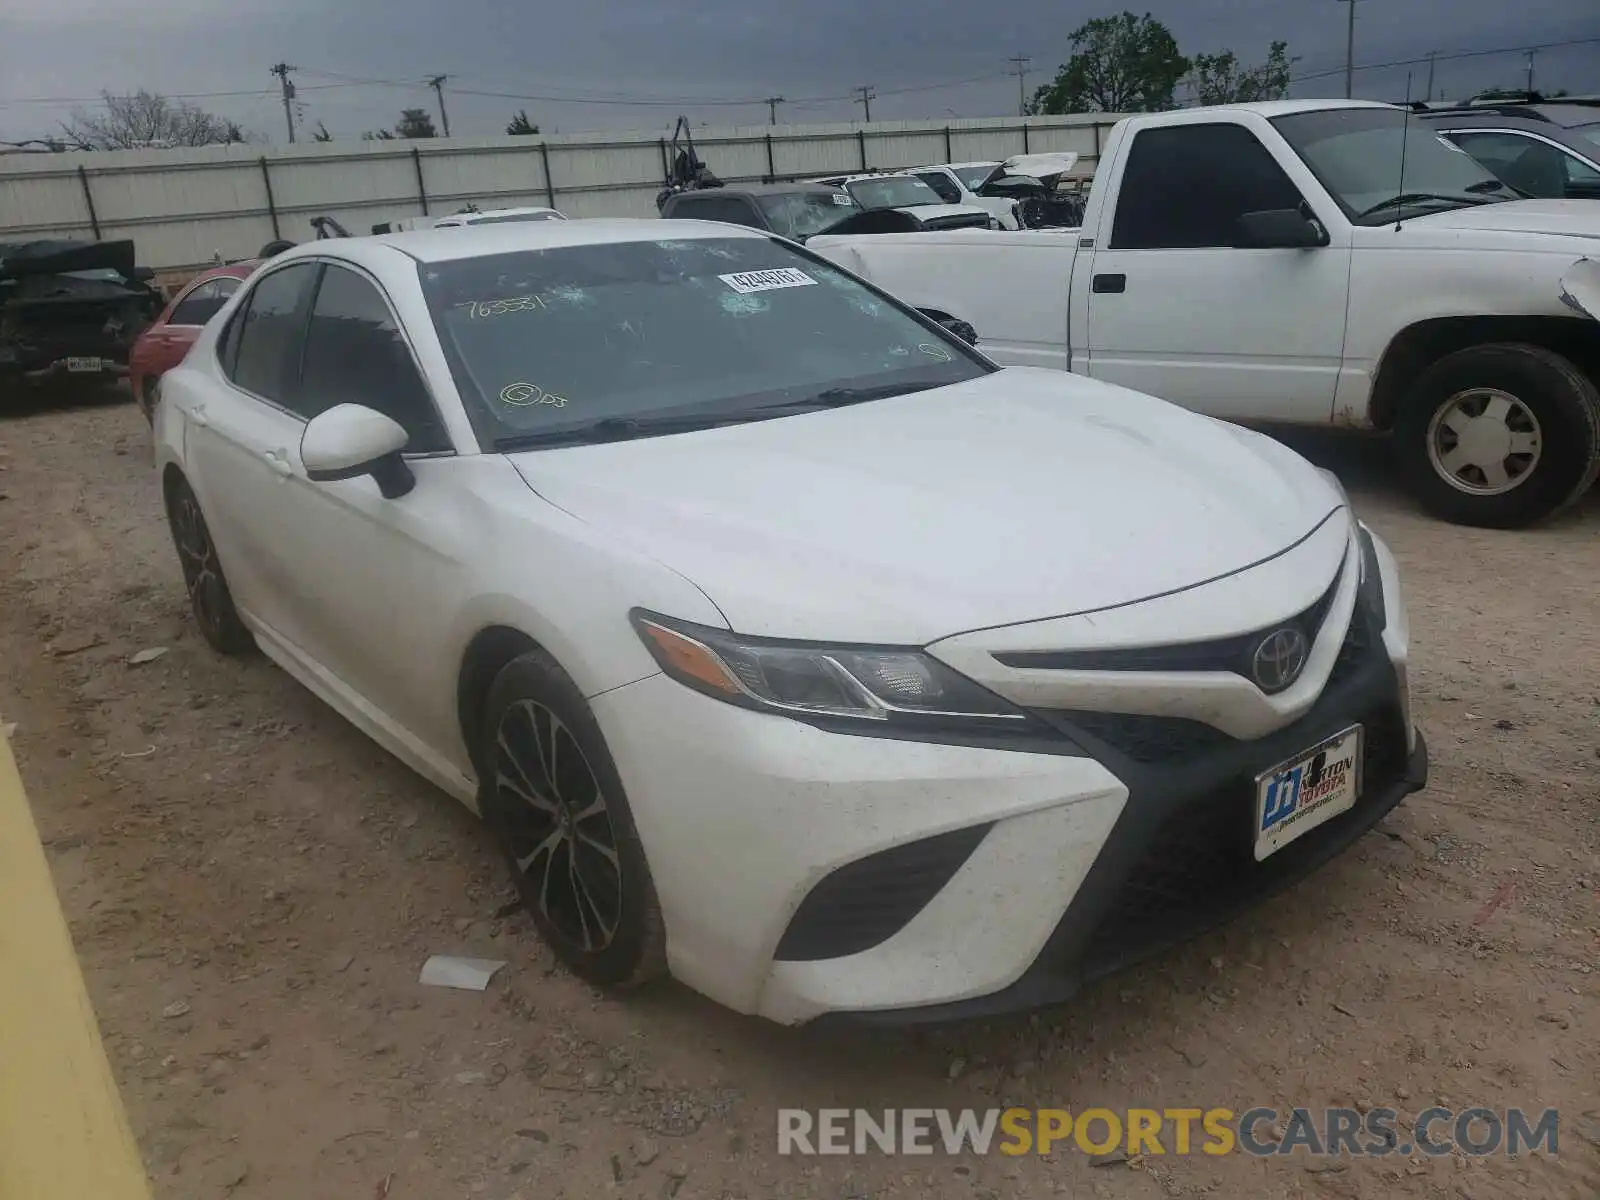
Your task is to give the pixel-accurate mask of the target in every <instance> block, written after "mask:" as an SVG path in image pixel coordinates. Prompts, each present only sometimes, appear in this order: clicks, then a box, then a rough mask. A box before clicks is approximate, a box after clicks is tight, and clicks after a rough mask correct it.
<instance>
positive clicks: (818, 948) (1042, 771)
mask: <svg viewBox="0 0 1600 1200" xmlns="http://www.w3.org/2000/svg"><path fill="white" fill-rule="evenodd" d="M1379 551H1380V552H1379V560H1380V565H1381V575H1382V579H1383V585H1384V588H1383V591H1384V608H1385V609H1386V614H1385V615H1386V623H1385V625H1384V627H1383V628H1382V629H1381V630H1380V629H1379V628H1378V627H1377V625H1376V624H1373V623H1360V622H1356V621H1352V622H1351V623H1350V626H1349V631H1348V633H1347V634H1346V635H1345V639H1344V642H1343V643H1342V644H1341V643H1339V642H1337V639H1336V642H1335V644H1334V645H1333V646H1332V647H1330V649H1329V656H1330V657H1333V656H1336V661H1334V662H1332V663H1331V664H1330V665H1329V667H1328V670H1329V674H1328V676H1327V678H1326V682H1325V684H1324V685H1323V686H1322V688H1321V691H1320V694H1319V695H1317V696H1316V698H1315V700H1314V701H1312V702H1311V703H1310V704H1309V707H1306V708H1304V709H1303V710H1299V711H1298V714H1297V715H1295V716H1293V718H1292V719H1288V720H1287V723H1286V724H1284V725H1283V726H1282V727H1280V728H1277V729H1275V730H1272V731H1270V732H1267V733H1265V734H1262V735H1260V736H1246V737H1240V736H1237V735H1236V736H1228V735H1226V734H1223V733H1221V732H1220V731H1219V730H1217V729H1214V728H1209V727H1207V728H1203V729H1202V732H1205V733H1206V734H1207V736H1206V737H1204V738H1200V739H1198V740H1196V739H1194V738H1193V736H1192V734H1193V728H1192V727H1193V726H1194V725H1195V722H1193V721H1189V720H1185V719H1168V718H1165V717H1160V716H1152V717H1136V718H1132V720H1133V721H1135V722H1136V724H1134V725H1133V726H1131V727H1130V726H1128V725H1126V724H1123V725H1121V726H1119V727H1113V726H1115V725H1116V722H1113V723H1112V725H1105V724H1100V725H1095V724H1093V723H1088V722H1086V721H1085V720H1084V718H1085V717H1086V716H1090V715H1103V714H1084V713H1076V714H1074V713H1058V714H1055V715H1054V717H1053V718H1052V719H1058V720H1059V725H1060V727H1061V728H1062V729H1063V731H1064V732H1065V733H1067V734H1069V735H1070V737H1071V738H1072V740H1073V741H1075V742H1076V743H1077V745H1078V746H1080V747H1082V748H1083V749H1084V750H1085V751H1087V752H1088V753H1087V754H1085V755H1082V756H1079V755H1074V754H1068V753H1033V752H1027V751H1024V750H1003V749H992V748H983V747H977V746H953V745H944V744H937V743H924V742H910V741H899V740H889V739H879V738H872V737H862V736H847V735H843V734H838V733H830V732H825V731H823V730H821V729H817V728H814V727H812V726H810V725H806V724H803V723H800V722H798V721H793V720H789V719H787V718H781V717H775V716H770V715H767V714H763V713H757V712H751V711H747V710H744V709H739V708H734V707H732V706H729V705H726V704H722V703H720V702H718V701H716V700H713V699H710V698H707V697H705V696H702V695H699V694H698V693H695V692H691V691H689V690H688V689H686V688H684V687H681V686H680V685H678V684H676V683H674V682H672V681H671V680H669V679H667V678H665V677H664V676H654V677H651V678H649V679H645V680H641V681H639V682H637V683H634V684H630V685H627V686H625V687H622V688H618V689H615V690H613V691H610V692H607V693H604V694H602V695H600V696H598V697H596V698H595V699H594V700H593V706H594V710H595V713H596V716H597V717H598V719H599V721H600V725H601V728H602V730H603V732H604V734H605V737H606V740H607V743H608V744H609V746H610V748H611V751H612V754H613V756H614V757H615V759H616V762H617V766H618V770H619V772H620V774H621V776H622V780H623V783H624V785H625V787H626V789H627V792H628V796H629V799H630V802H631V806H632V809H633V814H634V818H635V823H636V824H637V826H638V829H639V833H640V837H641V839H642V840H643V843H644V848H645V851H646V854H647V857H648V859H649V862H650V864H651V870H652V874H653V876H654V883H655V887H656V892H657V895H658V897H659V899H660V902H661V906H662V910H663V915H664V918H665V922H666V929H667V957H668V963H669V966H670V968H671V970H672V972H673V973H674V975H676V976H677V977H678V978H679V979H681V980H682V981H683V982H685V983H687V984H688V985H689V986H691V987H694V988H696V989H697V990H699V991H701V992H704V993H705V994H706V995H708V996H710V997H711V998H712V999H714V1000H716V1001H718V1002H720V1003H722V1004H724V1005H727V1006H728V1007H730V1008H733V1009H735V1010H737V1011H740V1012H747V1013H757V1014H759V1015H761V1016H764V1017H767V1018H770V1019H772V1020H775V1021H779V1022H783V1023H790V1024H797V1023H803V1022H808V1021H814V1020H825V1021H829V1022H854V1023H874V1024H882V1023H890V1024H905V1023H914V1022H919V1021H948V1020H955V1019H961V1018H967V1017H974V1016H985V1015H990V1014H994V1013H999V1012H1004V1011H1010V1010H1015V1009H1023V1008H1031V1007H1036V1006H1038V1005H1042V1004H1048V1003H1053V1002H1057V1001H1060V1000H1063V999H1065V998H1067V997H1069V996H1071V995H1072V994H1073V993H1074V992H1075V991H1077V990H1078V989H1079V988H1081V987H1082V986H1083V985H1084V984H1085V983H1086V982H1088V981H1090V980H1093V979H1095V978H1098V977H1100V976H1102V975H1105V974H1107V973H1110V972H1112V971H1115V970H1116V969H1118V968H1120V967H1122V966H1124V965H1126V964H1128V963H1130V962H1132V961H1135V960H1137V959H1139V958H1143V957H1145V956H1147V955H1149V954H1153V953H1156V952H1158V951H1160V950H1162V949H1164V948H1165V947H1168V946H1170V945H1172V944H1174V943H1176V942H1179V941H1182V940H1184V939H1186V938H1189V937H1191V936H1193V935H1194V934H1196V933H1198V932H1199V931H1201V930H1202V929H1204V928H1206V927H1208V926H1211V925H1215V924H1218V923H1220V922H1222V921H1225V920H1227V919H1228V918H1229V917H1231V916H1233V915H1234V914H1236V913H1238V912H1239V911H1241V910H1242V909H1244V908H1247V907H1250V906H1252V905H1254V904H1257V903H1259V902H1261V901H1262V900H1264V899H1265V898H1267V897H1268V896H1271V895H1273V894H1275V893H1276V892H1278V891H1281V890H1282V889H1284V888H1286V887H1288V886H1289V885H1291V884H1292V883H1294V882H1296V881H1297V880H1299V879H1302V878H1304V877H1305V876H1306V875H1308V874H1310V873H1311V872H1312V871H1314V870H1315V869H1316V868H1317V867H1319V866H1321V865H1322V864H1323V863H1325V862H1327V861H1328V860H1329V859H1331V858H1333V857H1335V856H1336V855H1337V854H1339V853H1340V852H1341V851H1342V850H1344V849H1345V848H1346V847H1348V846H1349V845H1350V844H1351V843H1352V842H1354V841H1355V840H1356V839H1357V838H1358V837H1359V836H1360V835H1361V834H1362V833H1363V832H1365V831H1366V830H1368V829H1369V828H1371V826H1372V825H1373V824H1375V823H1376V822H1377V821H1378V820H1379V819H1380V818H1381V817H1382V816H1383V815H1384V814H1385V813H1387V812H1388V811H1390V810H1391V809H1392V808H1393V807H1394V806H1395V805H1396V804H1398V803H1400V801H1401V800H1403V799H1404V798H1405V796H1407V795H1408V794H1410V793H1411V792H1413V791H1416V790H1417V789H1419V788H1421V787H1422V786H1424V784H1425V783H1426V779H1427V767H1428V762H1427V750H1426V747H1425V745H1424V743H1423V741H1422V739H1421V737H1420V735H1419V734H1418V733H1417V732H1416V730H1415V729H1414V728H1413V727H1412V726H1411V722H1410V714H1409V704H1408V695H1407V692H1408V689H1407V683H1406V660H1407V654H1408V645H1407V640H1408V630H1407V628H1406V624H1405V615H1404V610H1403V606H1402V605H1401V603H1400V600H1399V587H1398V578H1397V573H1396V571H1395V569H1394V564H1393V559H1392V557H1391V556H1389V555H1388V552H1387V549H1386V548H1383V547H1382V546H1381V544H1380V546H1379ZM1350 603H1351V605H1352V606H1353V604H1354V598H1353V597H1351V599H1350ZM1355 722H1360V723H1361V724H1362V725H1363V727H1364V728H1365V731H1366V733H1365V743H1364V755H1365V761H1364V764H1363V791H1362V794H1361V795H1360V797H1359V798H1358V800H1357V803H1356V804H1355V806H1354V807H1353V808H1352V809H1350V810H1349V811H1348V812H1346V813H1344V814H1342V815H1340V816H1339V817H1337V818H1335V819H1333V820H1331V821H1329V822H1327V823H1326V824H1324V825H1322V826H1320V827H1318V828H1317V829H1315V830H1313V831H1311V832H1310V833H1307V834H1305V835H1303V836H1302V837H1301V838H1299V839H1297V840H1296V841H1295V842H1293V843H1291V844H1290V845H1289V846H1287V847H1285V848H1284V849H1282V850H1280V851H1278V852H1277V853H1276V854H1274V855H1272V856H1270V857H1269V858H1268V859H1266V860H1265V861H1263V862H1260V863H1257V862H1256V861H1255V860H1254V856H1253V854H1252V852H1251V845H1252V834H1253V817H1254V784H1253V781H1254V779H1255V777H1256V775H1257V774H1259V773H1260V772H1262V771H1265V770H1267V769H1269V768H1271V767H1274V766H1276V765H1278V764H1279V763H1281V762H1283V761H1285V760H1287V759H1289V758H1291V757H1293V756H1295V755H1296V754H1298V753H1301V752H1303V751H1305V750H1307V749H1308V748H1310V747H1312V746H1315V745H1317V744H1318V743H1320V742H1321V741H1323V740H1324V739H1325V738H1327V737H1328V736H1330V735H1331V734H1333V733H1335V732H1337V731H1339V730H1341V729H1343V728H1345V727H1346V726H1348V725H1350V724H1352V723H1355ZM1130 728H1131V729H1132V730H1133V731H1135V732H1136V733H1137V736H1130ZM1169 734H1170V735H1174V736H1171V737H1169V736H1168V735H1169ZM1163 739H1166V740H1163Z"/></svg>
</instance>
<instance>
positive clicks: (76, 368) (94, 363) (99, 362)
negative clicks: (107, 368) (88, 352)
mask: <svg viewBox="0 0 1600 1200" xmlns="http://www.w3.org/2000/svg"><path fill="white" fill-rule="evenodd" d="M104 365H105V360H104V359H99V358H69V359H67V370H68V371H70V372H72V373H73V374H74V375H80V374H88V373H89V372H92V371H98V370H100V368H101V367H102V366H104Z"/></svg>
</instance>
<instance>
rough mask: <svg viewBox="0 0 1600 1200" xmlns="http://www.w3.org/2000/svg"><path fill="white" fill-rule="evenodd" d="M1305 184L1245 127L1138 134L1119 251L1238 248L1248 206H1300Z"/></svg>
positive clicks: (1115, 233)
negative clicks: (1238, 224)
mask: <svg viewBox="0 0 1600 1200" xmlns="http://www.w3.org/2000/svg"><path fill="white" fill-rule="evenodd" d="M1301 199H1302V197H1301V195H1300V191H1299V189H1298V188H1296V187H1295V186H1294V184H1293V183H1292V182H1290V180H1289V177H1288V176H1287V175H1285V174H1284V173H1283V168H1282V167H1280V166H1279V165H1278V164H1277V161H1276V160H1274V159H1273V157H1272V155H1271V154H1270V153H1269V152H1268V151H1267V148H1266V147H1265V146H1263V145H1262V144H1261V143H1260V141H1258V140H1257V138H1256V136H1255V134H1253V133H1251V132H1250V131H1249V130H1248V129H1246V128H1245V127H1244V126H1242V125H1173V126H1169V127H1167V128H1163V129H1145V130H1142V131H1141V132H1139V133H1138V134H1137V135H1135V137H1134V139H1133V145H1132V147H1131V148H1130V150H1129V153H1128V165H1127V167H1126V168H1124V170H1123V173H1122V186H1121V187H1120V188H1119V189H1118V191H1117V200H1116V205H1117V211H1116V215H1115V217H1114V218H1113V221H1112V226H1111V247H1110V248H1111V249H1113V250H1155V249H1179V248H1194V247H1202V246H1231V245H1233V242H1234V222H1235V221H1237V220H1238V219H1239V217H1241V216H1242V215H1244V214H1245V213H1247V212H1258V211H1260V210H1262V209H1269V208H1297V207H1299V205H1300V203H1301Z"/></svg>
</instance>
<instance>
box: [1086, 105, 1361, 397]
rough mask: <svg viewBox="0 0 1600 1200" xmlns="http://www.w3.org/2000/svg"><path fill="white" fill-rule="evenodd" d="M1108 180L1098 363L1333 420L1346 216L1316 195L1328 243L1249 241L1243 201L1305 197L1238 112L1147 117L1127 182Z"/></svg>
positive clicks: (1096, 295)
mask: <svg viewBox="0 0 1600 1200" xmlns="http://www.w3.org/2000/svg"><path fill="white" fill-rule="evenodd" d="M1106 183H1107V184H1109V185H1113V186H1117V191H1116V192H1115V194H1114V197H1113V201H1114V203H1113V212H1112V214H1111V217H1110V219H1109V220H1105V219H1102V221H1101V223H1100V228H1099V230H1098V238H1097V240H1098V244H1097V245H1096V247H1095V249H1094V251H1093V259H1092V261H1091V263H1090V266H1091V276H1090V295H1089V298H1088V301H1089V302H1088V310H1089V311H1088V328H1087V337H1086V342H1087V346H1088V374H1090V375H1092V376H1093V377H1094V378H1096V379H1104V380H1106V381H1108V382H1110V383H1118V384H1122V385H1124V386H1126V387H1131V388H1134V389H1136V390H1138V391H1141V392H1149V393H1151V394H1153V395H1156V396H1160V397H1162V398H1163V399H1166V400H1171V401H1173V402H1175V403H1177V404H1182V405H1183V406H1184V407H1186V408H1192V409H1196V410H1198V411H1200V412H1205V413H1210V414H1212V415H1213V416H1218V417H1226V418H1230V419H1251V418H1257V419H1262V420H1276V421H1291V422H1303V423H1313V424H1320V423H1324V422H1326V421H1328V420H1329V419H1330V418H1331V416H1332V413H1333V400H1334V387H1335V384H1336V382H1337V380H1338V375H1339V363H1340V358H1341V357H1342V355H1343V351H1344V332H1345V308H1346V302H1347V299H1348V296H1349V282H1350V234H1349V229H1348V226H1347V225H1346V223H1345V222H1344V221H1342V220H1337V219H1335V220H1331V221H1330V220H1329V217H1330V216H1331V215H1332V214H1330V213H1318V212H1315V211H1314V210H1313V209H1312V208H1310V207H1306V208H1304V209H1303V210H1302V211H1304V212H1308V213H1313V215H1315V216H1316V217H1317V219H1318V222H1319V223H1320V224H1321V226H1322V228H1323V229H1324V230H1326V231H1327V232H1328V234H1329V235H1330V236H1331V242H1330V244H1329V245H1326V246H1317V247H1311V248H1293V249H1278V248H1275V249H1242V248H1239V243H1240V241H1241V239H1240V236H1239V232H1238V219H1239V218H1240V217H1241V216H1243V215H1244V214H1246V213H1252V212H1263V211H1267V210H1284V209H1291V210H1292V209H1297V208H1301V206H1302V205H1303V204H1306V203H1307V197H1306V196H1305V195H1304V194H1302V191H1301V189H1300V188H1299V187H1298V186H1296V184H1295V182H1294V181H1293V180H1292V179H1291V178H1290V177H1289V175H1288V174H1287V173H1286V172H1285V170H1284V168H1283V167H1282V166H1281V165H1280V164H1279V163H1278V162H1277V160H1276V159H1274V158H1273V156H1272V154H1271V152H1270V151H1269V150H1268V149H1267V147H1266V146H1264V145H1263V144H1262V143H1261V141H1260V140H1259V139H1258V138H1257V137H1256V135H1255V133H1253V132H1252V131H1251V130H1250V129H1249V128H1247V127H1246V126H1244V125H1240V124H1233V123H1222V122H1218V123H1205V124H1192V123H1184V124H1176V125H1167V126H1158V127H1156V128H1151V129H1143V130H1140V131H1139V132H1138V133H1136V134H1135V135H1134V137H1133V140H1132V144H1131V145H1130V147H1129V152H1128V155H1127V158H1126V160H1125V166H1124V168H1123V170H1122V175H1121V181H1120V185H1118V183H1117V181H1116V180H1107V181H1106ZM1316 198H1317V201H1318V202H1319V203H1320V204H1323V205H1327V204H1329V201H1328V200H1327V198H1326V197H1325V196H1323V195H1321V194H1318V195H1317V197H1316ZM1080 262H1081V260H1080ZM1080 269H1081V268H1080Z"/></svg>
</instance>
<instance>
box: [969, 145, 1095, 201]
mask: <svg viewBox="0 0 1600 1200" xmlns="http://www.w3.org/2000/svg"><path fill="white" fill-rule="evenodd" d="M1077 165H1078V156H1077V154H1076V153H1074V152H1072V151H1063V152H1054V153H1046V154H1013V155H1012V156H1011V157H1010V158H1008V159H1006V160H1005V162H1000V163H995V165H994V170H992V171H990V172H989V174H988V176H987V177H985V179H984V181H983V182H982V183H980V184H979V185H978V186H977V187H976V188H974V189H973V191H981V190H982V189H983V188H985V187H987V186H988V185H989V184H991V183H994V182H995V181H996V180H998V179H1001V178H1003V177H1005V176H1007V175H1012V176H1022V177H1025V178H1030V179H1037V180H1039V182H1041V183H1044V184H1045V185H1046V186H1047V187H1053V186H1054V184H1055V181H1056V180H1057V179H1060V178H1061V176H1063V175H1065V174H1066V173H1067V172H1068V171H1070V170H1072V168H1073V167H1075V166H1077Z"/></svg>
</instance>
